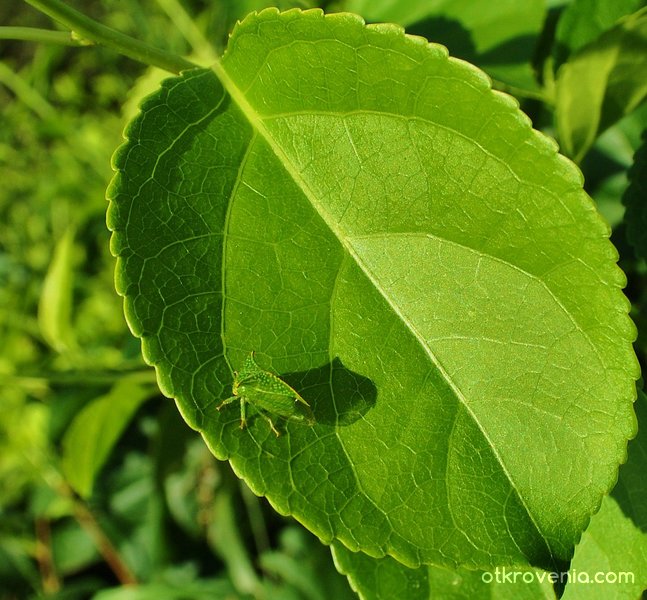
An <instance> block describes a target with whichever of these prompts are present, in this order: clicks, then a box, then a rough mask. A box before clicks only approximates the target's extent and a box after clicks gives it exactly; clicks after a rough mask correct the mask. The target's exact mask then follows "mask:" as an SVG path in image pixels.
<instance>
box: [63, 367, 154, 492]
mask: <svg viewBox="0 0 647 600" xmlns="http://www.w3.org/2000/svg"><path fill="white" fill-rule="evenodd" d="M150 391H151V389H150V386H147V385H142V384H141V383H138V382H137V380H135V379H130V378H128V377H124V378H123V379H122V380H121V381H119V382H118V383H116V384H115V385H114V387H113V388H112V389H111V390H110V391H109V392H108V393H107V394H106V395H105V396H101V397H100V398H97V399H95V400H93V401H92V402H91V403H90V404H88V405H87V406H86V407H85V408H84V409H83V410H82V411H81V412H80V413H79V414H78V415H77V417H76V418H75V419H74V420H73V421H72V423H71V425H70V427H69V428H68V430H67V431H66V432H65V436H64V437H63V462H62V466H63V472H64V473H65V476H66V477H67V480H68V482H69V483H70V485H71V486H72V487H73V488H74V489H75V490H76V492H78V493H79V494H80V495H81V496H83V497H88V496H89V495H90V494H91V493H92V487H93V485H94V480H95V477H96V475H97V474H98V473H99V471H100V469H101V467H103V465H104V463H105V462H106V460H107V459H108V456H109V455H110V452H111V451H112V448H113V447H114V445H115V444H116V443H117V440H118V439H119V436H120V435H121V434H122V432H123V431H124V429H125V428H126V426H127V425H128V423H129V422H130V420H131V418H132V417H133V415H134V414H135V411H136V410H137V409H138V408H139V406H140V405H141V404H142V402H144V400H146V399H147V398H149V397H150Z"/></svg>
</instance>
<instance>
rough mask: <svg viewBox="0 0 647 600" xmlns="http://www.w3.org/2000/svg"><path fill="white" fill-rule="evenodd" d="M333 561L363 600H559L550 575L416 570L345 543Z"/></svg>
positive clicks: (337, 546)
mask: <svg viewBox="0 0 647 600" xmlns="http://www.w3.org/2000/svg"><path fill="white" fill-rule="evenodd" d="M333 556H334V557H335V564H336V565H337V568H338V569H339V570H340V571H341V572H342V573H345V574H346V575H347V576H348V580H349V582H350V584H351V586H352V587H353V589H354V590H355V591H356V592H357V593H358V594H359V596H360V598H362V600H392V599H393V598H406V600H435V599H437V598H442V600H473V599H474V598H478V599H479V600H557V596H556V595H555V592H554V591H553V587H552V583H551V580H550V576H551V574H550V573H547V572H545V571H538V570H527V571H521V570H510V569H508V570H506V569H498V568H497V569H495V570H493V571H491V572H484V571H471V570H468V569H456V570H452V569H448V568H443V567H435V566H431V565H430V566H426V565H425V566H422V567H418V568H417V569H410V568H408V567H405V566H404V565H403V564H402V563H399V562H397V561H396V560H394V559H392V558H391V557H390V556H385V557H384V558H371V557H370V556H367V555H366V554H362V553H361V552H351V551H350V550H348V549H346V548H345V547H344V546H342V545H341V544H339V543H335V544H334V545H333ZM555 576H556V575H555Z"/></svg>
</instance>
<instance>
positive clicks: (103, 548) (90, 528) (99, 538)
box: [66, 490, 137, 585]
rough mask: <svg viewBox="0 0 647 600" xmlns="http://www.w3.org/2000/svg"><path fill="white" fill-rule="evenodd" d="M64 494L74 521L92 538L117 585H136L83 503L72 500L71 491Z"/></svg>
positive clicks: (124, 564) (129, 571) (133, 578)
mask: <svg viewBox="0 0 647 600" xmlns="http://www.w3.org/2000/svg"><path fill="white" fill-rule="evenodd" d="M66 494H67V496H68V497H69V498H70V499H71V500H72V506H73V510H74V516H75V518H76V520H77V521H78V522H79V524H80V525H81V527H83V529H85V531H86V532H87V533H88V535H89V536H90V537H91V538H92V540H93V541H94V543H95V545H96V547H97V550H98V551H99V553H100V554H101V556H102V557H103V560H105V561H106V563H108V566H109V567H110V569H112V572H113V573H114V574H115V577H117V579H118V580H119V583H121V584H122V585H129V584H130V585H132V584H136V583H137V579H136V578H135V576H134V575H133V572H132V571H131V570H130V568H129V567H128V565H127V564H126V563H125V562H124V561H123V559H122V558H121V555H120V554H119V552H118V551H117V549H116V548H115V547H114V546H113V544H112V542H111V541H110V540H109V539H108V536H107V535H106V534H105V533H104V531H103V529H102V528H101V525H99V523H98V522H97V520H96V519H95V518H94V515H93V514H92V513H91V512H90V510H89V509H88V508H87V506H86V505H85V504H84V503H83V502H80V501H79V500H77V499H76V498H74V494H73V492H72V491H71V490H67V492H66Z"/></svg>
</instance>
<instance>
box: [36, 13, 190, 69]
mask: <svg viewBox="0 0 647 600" xmlns="http://www.w3.org/2000/svg"><path fill="white" fill-rule="evenodd" d="M25 2H27V3H28V4H31V5H32V6H33V7H34V8H36V9H38V10H40V11H41V12H43V13H45V14H46V15H48V16H49V17H51V18H52V19H54V20H55V21H58V22H59V23H61V24H62V25H64V26H65V27H67V28H69V29H70V30H71V31H72V32H73V34H74V35H75V36H76V37H78V38H80V39H82V40H89V41H91V42H94V43H96V44H101V45H103V46H106V47H107V48H111V49H112V50H115V51H116V52H118V53H119V54H123V55H124V56H128V57H129V58H132V59H133V60H137V61H139V62H142V63H144V64H146V65H149V66H153V67H159V68H160V69H164V70H165V71H169V72H171V73H180V72H181V71H185V70H187V69H195V68H196V67H198V65H196V64H194V63H192V62H190V61H188V60H186V59H185V58H182V57H181V56H177V55H176V54H171V53H170V52H166V51H164V50H160V49H159V48H155V47H154V46H149V45H148V44H146V43H144V42H142V41H140V40H137V39H135V38H133V37H130V36H129V35H125V34H123V33H121V32H119V31H116V30H114V29H111V28H110V27H106V26H105V25H103V24H101V23H99V22H97V21H95V20H93V19H91V18H90V17H88V16H86V15H84V14H83V13H81V12H79V11H77V10H75V9H73V8H72V7H70V6H68V5H67V4H65V3H64V2H61V1H60V0H25Z"/></svg>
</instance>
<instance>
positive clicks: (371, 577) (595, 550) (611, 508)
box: [333, 394, 647, 600]
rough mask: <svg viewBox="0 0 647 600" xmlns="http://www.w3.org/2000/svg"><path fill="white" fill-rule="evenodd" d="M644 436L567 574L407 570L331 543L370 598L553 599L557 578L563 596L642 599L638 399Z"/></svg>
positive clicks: (645, 407) (644, 514)
mask: <svg viewBox="0 0 647 600" xmlns="http://www.w3.org/2000/svg"><path fill="white" fill-rule="evenodd" d="M636 410H637V414H638V419H639V426H640V429H639V433H638V437H637V438H636V439H634V440H632V441H631V443H630V446H629V458H628V460H627V463H626V464H625V465H623V466H622V467H621V469H620V474H619V480H618V484H617V485H616V487H615V488H614V490H613V494H612V495H610V496H606V497H605V498H604V500H603V501H602V507H601V509H600V511H599V512H598V513H597V514H596V515H594V517H593V518H592V519H591V523H590V524H589V527H588V528H587V530H586V531H585V532H584V534H583V536H582V539H581V540H580V542H579V544H578V545H577V548H576V550H575V556H574V558H573V561H572V563H571V564H570V566H569V568H568V571H564V572H561V573H547V572H545V571H539V570H534V571H532V570H528V571H520V570H511V569H496V570H495V571H494V572H485V573H484V572H481V571H468V570H466V569H458V570H454V571H452V570H450V569H443V568H440V567H434V566H422V567H419V568H418V569H409V568H407V567H405V566H404V565H403V564H401V563H399V562H397V561H395V560H393V559H392V558H390V557H388V556H387V557H385V558H380V559H374V558H371V557H370V556H366V555H365V554H362V553H361V552H357V553H355V552H350V551H349V550H347V549H346V548H344V547H343V546H342V545H341V544H339V543H335V544H334V545H333V554H334V557H335V562H336V564H337V566H338V568H339V570H340V571H341V572H342V573H345V574H346V575H347V576H348V578H349V581H350V582H351V585H352V586H353V588H354V589H356V590H357V591H358V592H359V594H360V596H361V597H362V598H364V599H366V600H368V599H371V600H382V599H384V600H388V599H390V598H396V597H401V598H407V600H428V599H430V598H443V599H447V600H449V599H451V600H471V599H472V598H491V599H493V600H504V599H507V598H510V599H511V600H517V599H522V598H527V599H528V600H534V599H545V600H550V599H555V598H557V596H556V595H555V592H554V591H553V589H552V584H551V581H555V582H561V585H560V587H565V590H564V594H563V595H562V596H561V598H562V600H589V599H591V598H599V599H600V600H612V599H620V598H638V597H640V593H641V592H642V591H643V590H645V589H647V534H646V533H645V532H646V531H647V493H646V492H647V489H646V488H647V484H646V482H645V473H644V470H645V456H647V428H646V427H647V398H645V395H644V394H640V401H639V402H638V403H637V408H636Z"/></svg>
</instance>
